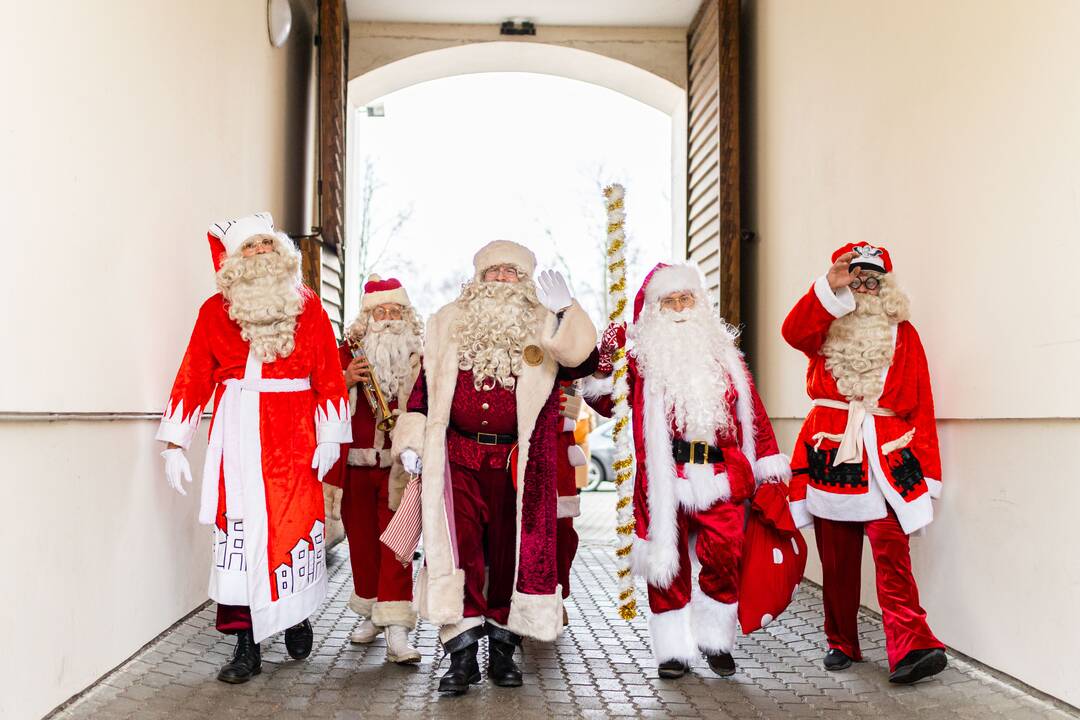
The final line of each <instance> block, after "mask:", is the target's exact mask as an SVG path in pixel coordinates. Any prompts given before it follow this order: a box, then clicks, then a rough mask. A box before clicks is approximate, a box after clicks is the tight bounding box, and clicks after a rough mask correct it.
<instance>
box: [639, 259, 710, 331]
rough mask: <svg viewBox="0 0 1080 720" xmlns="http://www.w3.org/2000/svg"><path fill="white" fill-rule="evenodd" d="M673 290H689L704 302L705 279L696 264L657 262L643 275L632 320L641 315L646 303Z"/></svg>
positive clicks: (656, 301)
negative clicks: (643, 278)
mask: <svg viewBox="0 0 1080 720" xmlns="http://www.w3.org/2000/svg"><path fill="white" fill-rule="evenodd" d="M674 292H691V293H693V294H694V296H695V297H697V299H698V300H699V301H701V302H705V300H706V299H707V298H706V296H705V280H704V279H703V278H702V276H701V270H700V269H699V268H698V266H697V265H694V264H692V263H678V264H676V265H668V264H667V263H657V264H656V267H654V268H653V269H652V270H650V271H649V274H648V275H646V276H645V280H644V281H642V283H641V289H640V290H638V293H637V296H636V297H635V298H634V322H637V321H638V318H639V317H641V311H642V309H644V307H645V304H646V303H648V304H649V305H653V304H655V303H658V302H660V301H661V300H662V299H663V298H664V297H666V296H668V295H670V294H671V293H674Z"/></svg>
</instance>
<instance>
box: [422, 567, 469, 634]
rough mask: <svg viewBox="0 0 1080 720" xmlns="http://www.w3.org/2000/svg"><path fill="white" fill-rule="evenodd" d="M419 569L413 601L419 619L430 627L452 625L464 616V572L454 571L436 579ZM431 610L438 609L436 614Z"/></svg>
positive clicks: (425, 569) (424, 569) (423, 569)
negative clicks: (423, 620) (426, 622)
mask: <svg viewBox="0 0 1080 720" xmlns="http://www.w3.org/2000/svg"><path fill="white" fill-rule="evenodd" d="M427 570H428V569H427V568H426V567H423V568H420V572H419V573H418V574H417V577H416V590H415V593H414V596H413V597H414V601H413V602H415V603H416V610H417V612H419V613H420V617H422V618H424V619H425V620H427V621H428V622H430V623H431V624H432V625H452V624H453V623H456V622H459V621H460V620H461V618H462V616H463V615H464V614H465V571H464V570H460V569H458V570H454V571H453V572H452V573H450V574H449V575H441V576H439V577H436V578H432V577H429V576H428V572H427ZM431 608H439V611H438V612H435V611H433V610H432V609H431Z"/></svg>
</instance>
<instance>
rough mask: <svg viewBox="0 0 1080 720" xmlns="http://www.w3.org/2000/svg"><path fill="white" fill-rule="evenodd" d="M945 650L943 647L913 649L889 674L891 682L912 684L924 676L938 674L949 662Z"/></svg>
mask: <svg viewBox="0 0 1080 720" xmlns="http://www.w3.org/2000/svg"><path fill="white" fill-rule="evenodd" d="M948 662H949V661H948V660H947V659H946V657H945V651H944V650H942V649H941V648H930V649H927V650H912V651H911V652H909V653H908V654H907V655H905V656H904V659H903V660H901V661H900V662H898V663H897V664H896V669H895V670H893V671H892V674H891V675H889V682H891V683H898V684H900V685H910V684H911V683H913V682H917V681H919V680H922V679H923V678H927V677H930V676H931V675H937V674H938V673H939V672H941V671H942V670H944V669H945V666H946V665H947V664H948Z"/></svg>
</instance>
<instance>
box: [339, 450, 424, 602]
mask: <svg viewBox="0 0 1080 720" xmlns="http://www.w3.org/2000/svg"><path fill="white" fill-rule="evenodd" d="M389 492H390V468H378V467H356V466H350V467H348V468H347V469H346V472H345V487H344V489H343V493H342V496H341V522H342V524H343V525H344V526H345V536H346V537H348V538H349V562H350V564H351V565H352V575H353V590H354V592H355V593H356V594H357V596H358V597H361V598H363V599H365V600H375V601H376V602H398V601H402V600H406V601H409V600H412V567H411V566H409V565H402V564H401V563H399V562H398V561H397V558H395V557H394V553H393V552H391V550H390V548H388V547H386V546H385V545H383V544H382V543H381V542H379V536H380V535H381V534H382V533H383V531H384V530H386V526H387V525H389V524H390V519H391V518H392V517H393V516H394V513H393V512H392V511H391V510H390V506H389V504H388V502H389Z"/></svg>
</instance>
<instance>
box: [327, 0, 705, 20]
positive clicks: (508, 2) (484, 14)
mask: <svg viewBox="0 0 1080 720" xmlns="http://www.w3.org/2000/svg"><path fill="white" fill-rule="evenodd" d="M346 3H347V5H348V9H349V19H350V20H369V21H378V22H415V23H468V24H481V25H489V24H496V23H501V22H502V21H503V20H509V19H512V18H514V19H516V18H520V19H523V20H531V21H533V22H535V23H536V24H537V25H540V26H543V25H624V26H636V27H641V26H667V27H686V26H687V25H689V24H690V21H691V20H692V19H693V17H694V13H695V12H697V9H698V6H699V5H700V4H701V0H438V1H433V0H346Z"/></svg>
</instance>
